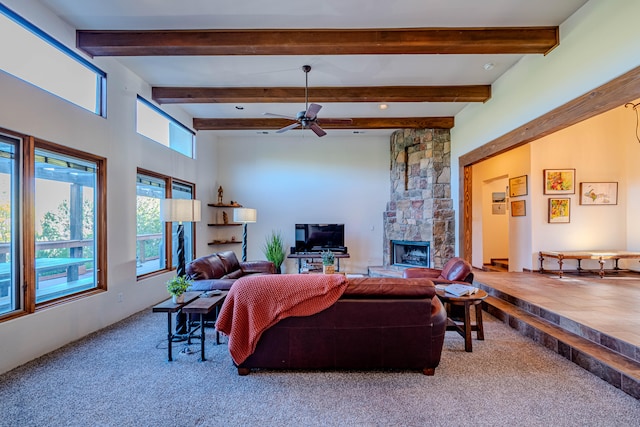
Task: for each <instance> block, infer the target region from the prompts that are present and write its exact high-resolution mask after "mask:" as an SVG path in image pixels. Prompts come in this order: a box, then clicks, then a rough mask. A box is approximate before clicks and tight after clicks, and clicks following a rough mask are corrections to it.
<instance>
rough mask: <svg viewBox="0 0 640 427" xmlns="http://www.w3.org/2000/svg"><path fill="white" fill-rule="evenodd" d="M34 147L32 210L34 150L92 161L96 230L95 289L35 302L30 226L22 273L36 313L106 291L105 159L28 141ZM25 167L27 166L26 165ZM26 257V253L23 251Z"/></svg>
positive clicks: (49, 143) (48, 144) (45, 143)
mask: <svg viewBox="0 0 640 427" xmlns="http://www.w3.org/2000/svg"><path fill="white" fill-rule="evenodd" d="M31 139H32V141H33V144H31V146H30V147H29V152H30V156H31V158H32V159H33V161H31V162H29V166H30V167H32V168H33V170H32V172H31V174H30V176H32V177H33V179H32V181H31V182H32V184H31V185H32V187H33V188H32V194H31V198H30V200H29V203H30V205H31V206H33V207H35V150H36V149H42V150H47V151H51V152H54V153H57V154H61V155H65V156H69V157H76V158H78V159H82V160H85V161H88V162H93V163H95V164H96V189H95V191H96V195H95V200H96V205H95V207H94V211H95V217H94V221H95V224H94V228H95V234H96V235H95V236H94V240H95V250H96V253H95V254H94V268H95V269H96V281H97V283H96V286H95V287H94V288H91V289H86V290H81V291H77V292H74V293H71V294H69V295H64V296H61V297H58V298H53V299H51V300H47V301H42V302H39V303H36V289H35V287H36V271H35V265H34V263H35V255H36V250H35V226H34V227H30V230H28V231H29V233H31V236H30V239H29V240H25V241H28V242H32V243H31V244H29V245H25V246H28V247H29V251H33V252H32V253H31V254H30V256H29V257H26V258H25V272H28V273H29V274H30V275H32V278H31V280H30V281H29V282H28V284H29V286H28V288H30V290H31V292H32V297H31V298H30V301H29V302H30V303H33V307H34V310H35V311H38V310H40V309H43V308H48V307H52V306H56V305H59V304H62V303H66V302H68V301H74V300H77V299H80V298H84V297H86V296H88V295H94V294H96V293H101V292H104V291H106V290H107V268H106V267H107V225H106V224H107V176H106V169H107V160H106V159H105V158H104V157H100V156H96V155H93V154H90V153H87V152H84V151H80V150H76V149H73V148H69V147H66V146H63V145H59V144H55V143H52V142H49V141H45V140H42V139H38V138H31ZM25 166H26V165H25ZM31 215H32V216H31V218H30V219H29V221H30V222H29V223H30V224H35V212H31ZM25 255H26V251H25Z"/></svg>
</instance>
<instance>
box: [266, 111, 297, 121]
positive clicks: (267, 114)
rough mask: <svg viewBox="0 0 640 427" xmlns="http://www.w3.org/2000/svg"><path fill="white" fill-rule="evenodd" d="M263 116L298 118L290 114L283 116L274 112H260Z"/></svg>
mask: <svg viewBox="0 0 640 427" xmlns="http://www.w3.org/2000/svg"><path fill="white" fill-rule="evenodd" d="M262 115H263V116H270V117H281V118H284V119H289V120H298V119H296V118H295V117H291V116H285V115H283V114H274V113H262Z"/></svg>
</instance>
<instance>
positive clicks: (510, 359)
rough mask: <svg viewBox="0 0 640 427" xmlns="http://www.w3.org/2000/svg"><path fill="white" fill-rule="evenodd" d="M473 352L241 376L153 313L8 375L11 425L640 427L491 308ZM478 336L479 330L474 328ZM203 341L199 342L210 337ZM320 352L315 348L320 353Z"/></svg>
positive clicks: (594, 381) (1, 385) (610, 393)
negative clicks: (186, 346) (429, 362)
mask: <svg viewBox="0 0 640 427" xmlns="http://www.w3.org/2000/svg"><path fill="white" fill-rule="evenodd" d="M485 321H486V324H485V329H486V331H485V337H486V340H485V341H476V340H474V343H473V353H466V352H465V351H464V342H463V339H462V337H460V336H459V335H458V334H456V333H454V332H448V333H447V338H446V340H445V349H444V352H443V355H442V361H441V363H440V366H439V367H438V368H437V369H436V374H435V376H433V377H427V376H424V375H422V374H421V373H416V372H386V371H385V372H381V371H375V372H360V371H358V372H353V371H348V372H315V371H314V372H308V371H305V372H291V371H287V372H276V371H260V372H253V373H251V375H249V376H246V377H240V376H238V375H237V373H236V370H235V368H234V367H233V364H232V362H231V358H230V357H229V354H228V351H227V346H226V345H225V344H222V345H219V346H216V345H214V335H213V332H211V333H209V334H208V336H207V339H209V342H208V344H207V348H206V351H207V358H208V360H207V361H205V362H199V361H198V358H199V352H196V353H194V354H179V350H180V349H181V348H182V347H183V346H182V344H178V345H176V346H175V347H174V348H175V352H174V354H175V361H174V362H171V363H170V362H167V361H166V341H163V338H164V336H165V328H166V323H165V322H166V318H165V315H164V314H158V313H151V310H150V309H149V310H145V311H143V312H141V313H138V314H136V315H134V316H132V317H130V318H128V319H126V320H124V321H122V322H120V323H118V324H117V325H114V326H113V327H110V328H107V329H105V330H103V331H100V332H98V333H96V334H93V335H91V336H90V337H88V338H86V339H83V340H81V341H78V342H76V343H73V344H71V345H68V346H66V347H64V348H62V349H60V350H58V351H55V352H53V353H51V354H49V355H46V356H44V357H42V358H40V359H38V360H35V361H33V362H30V363H28V364H26V365H24V366H22V367H19V368H17V369H15V370H13V371H11V372H8V373H7V374H5V375H2V376H0V425H2V426H18V425H19V426H67V425H68V426H236V425H241V426H258V425H260V426H427V425H433V426H462V425H480V426H489V425H490V426H506V425H509V426H549V425H553V426H637V425H640V401H638V400H636V399H634V398H632V397H630V396H629V395H627V394H625V393H623V392H622V391H620V390H619V389H617V388H615V387H613V386H611V385H609V384H608V383H606V382H604V381H602V380H600V379H599V378H597V377H595V376H594V375H592V374H590V373H588V372H586V371H584V370H582V369H581V368H579V367H577V366H576V365H574V364H572V363H570V362H569V361H567V360H565V359H563V358H562V357H560V356H558V355H557V354H555V353H553V352H551V351H548V350H546V349H544V348H542V347H540V346H538V345H536V344H535V343H533V342H532V341H530V340H528V339H527V338H523V337H522V336H520V335H518V334H517V333H516V332H515V331H513V330H511V329H509V328H508V327H507V326H505V325H503V324H502V323H500V322H498V321H496V320H495V319H493V318H491V316H489V315H486V316H485ZM474 336H475V334H474ZM191 348H192V349H193V350H194V351H196V350H199V343H197V344H194V345H192V346H191ZM310 351H312V349H310Z"/></svg>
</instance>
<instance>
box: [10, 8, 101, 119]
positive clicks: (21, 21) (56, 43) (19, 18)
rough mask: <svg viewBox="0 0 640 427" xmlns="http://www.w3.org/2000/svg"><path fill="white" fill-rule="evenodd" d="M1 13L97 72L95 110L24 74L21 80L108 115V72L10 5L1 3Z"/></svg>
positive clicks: (83, 107)
mask: <svg viewBox="0 0 640 427" xmlns="http://www.w3.org/2000/svg"><path fill="white" fill-rule="evenodd" d="M0 15H2V16H4V17H6V18H7V19H9V20H11V21H13V22H15V23H16V24H17V25H19V26H21V27H22V28H24V29H25V31H28V32H30V33H31V34H33V35H34V36H36V37H38V38H40V39H41V40H42V41H44V42H45V43H47V44H48V45H50V46H51V47H53V48H54V49H56V50H58V51H59V52H61V53H62V54H64V55H66V56H67V57H68V58H70V59H72V60H74V61H75V62H77V63H78V64H79V65H81V66H83V67H85V68H87V69H88V70H89V71H91V72H93V73H94V74H95V78H96V93H95V106H94V108H93V110H89V109H88V108H86V107H85V106H82V105H80V104H78V103H76V102H75V101H72V100H71V99H68V98H67V97H65V96H63V95H60V94H57V93H54V92H52V91H50V90H49V89H48V88H45V87H42V86H39V85H37V84H35V83H32V82H30V81H29V80H27V79H26V78H23V77H22V76H15V77H17V78H19V79H20V80H23V81H25V82H27V83H28V84H30V85H33V86H35V87H37V88H39V89H41V90H44V91H45V92H47V93H50V94H51V95H53V96H56V97H57V98H60V99H63V100H65V101H67V102H69V103H71V104H73V105H75V106H78V107H80V108H82V109H83V110H86V111H91V112H92V113H93V114H95V115H97V116H100V117H104V118H106V117H107V73H106V72H104V71H103V70H101V69H100V68H98V67H97V66H95V65H94V64H92V63H91V62H90V61H89V60H87V59H86V58H84V57H83V56H82V55H80V54H79V53H78V52H76V51H74V50H73V49H71V48H69V47H67V46H66V45H64V44H63V43H61V42H60V41H58V40H57V39H55V38H54V37H52V36H51V35H49V34H48V33H46V32H45V31H43V30H42V29H40V28H39V27H37V26H36V25H34V24H32V23H31V22H30V21H28V20H27V19H25V18H23V17H22V16H20V15H19V14H17V13H16V12H14V11H13V10H11V9H9V8H8V7H6V6H5V5H4V4H2V3H0ZM12 75H13V74H12Z"/></svg>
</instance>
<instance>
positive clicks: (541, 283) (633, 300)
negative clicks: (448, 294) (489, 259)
mask: <svg viewBox="0 0 640 427" xmlns="http://www.w3.org/2000/svg"><path fill="white" fill-rule="evenodd" d="M474 274H475V280H476V281H479V282H481V283H484V284H486V285H488V286H490V287H492V288H494V289H497V290H499V291H502V292H504V293H506V294H509V295H512V296H513V297H516V298H519V299H520V300H523V301H527V302H530V303H532V304H535V305H537V306H540V307H542V308H545V309H547V310H549V311H551V312H554V313H557V314H559V315H561V316H563V317H566V318H568V319H571V320H573V321H575V322H576V323H579V324H582V325H586V326H588V327H590V328H592V329H595V330H597V331H600V332H604V333H606V334H608V335H610V336H612V337H615V338H618V339H620V340H622V341H625V342H628V343H630V344H633V345H635V346H637V347H640V274H638V273H615V274H606V275H605V277H603V278H600V277H599V276H598V275H597V274H580V275H578V274H565V275H564V277H562V278H559V277H558V275H557V274H547V273H545V274H540V273H537V272H535V273H533V272H525V273H494V272H485V271H477V270H476V271H474Z"/></svg>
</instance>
